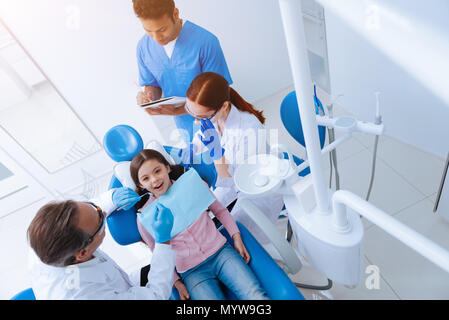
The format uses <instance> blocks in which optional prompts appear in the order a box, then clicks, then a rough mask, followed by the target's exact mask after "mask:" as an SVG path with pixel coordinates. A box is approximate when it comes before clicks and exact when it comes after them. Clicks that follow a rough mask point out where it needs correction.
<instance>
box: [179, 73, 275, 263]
mask: <svg viewBox="0 0 449 320" xmlns="http://www.w3.org/2000/svg"><path fill="white" fill-rule="evenodd" d="M185 110H186V111H187V113H188V114H190V115H191V116H192V117H193V118H195V123H196V125H197V126H198V125H200V126H201V127H200V130H198V131H197V132H196V133H195V134H194V137H193V141H192V142H193V144H194V145H195V146H196V148H197V149H199V150H200V151H206V154H209V156H210V160H211V161H213V163H214V165H215V168H216V170H217V174H218V180H217V183H216V189H215V190H214V194H215V196H216V197H217V199H218V200H219V201H220V202H221V203H222V204H223V205H225V206H229V207H230V208H232V211H231V210H230V211H231V214H232V215H233V216H234V217H235V219H236V220H239V221H240V222H241V223H243V224H244V225H245V226H246V227H247V228H248V229H249V230H250V231H251V233H252V234H253V235H254V236H255V237H256V239H257V240H258V241H259V242H260V243H261V244H262V245H263V246H264V247H265V248H266V249H268V251H269V252H270V253H272V255H273V254H274V255H275V253H273V248H272V247H271V245H269V241H268V239H267V237H266V236H265V235H264V234H263V232H261V230H260V229H259V228H258V226H257V225H255V223H254V222H253V221H252V220H251V219H250V218H249V217H248V216H247V214H246V213H245V212H244V211H243V210H242V209H241V208H240V206H239V201H238V197H239V191H238V189H237V188H236V186H235V184H234V180H233V175H234V171H235V169H236V168H237V166H238V165H239V164H241V163H243V161H245V160H246V159H247V158H248V157H249V156H251V155H254V154H257V153H266V152H267V151H268V149H267V145H268V144H267V141H266V137H267V136H268V135H267V134H266V131H265V128H264V126H263V124H264V123H265V117H264V116H263V112H262V111H258V110H256V109H255V108H254V107H253V106H252V105H251V104H250V103H248V102H247V101H245V100H244V99H243V98H242V97H241V96H240V95H239V94H238V93H237V91H235V90H234V89H233V88H231V87H230V86H229V83H228V82H227V81H226V79H225V78H223V77H222V76H221V75H219V74H217V73H214V72H205V73H202V74H200V75H199V76H197V77H196V78H195V79H194V80H193V82H192V83H191V84H190V87H189V89H188V90H187V98H186V105H185ZM261 137H263V138H265V140H263V141H259V140H262V139H261ZM261 147H262V148H263V149H262V150H260V148H261ZM204 149H206V150H204ZM258 149H259V150H258ZM254 204H255V205H256V206H257V207H259V209H260V210H261V211H262V212H264V213H265V214H266V216H267V217H268V218H269V219H270V221H271V222H273V223H274V224H276V221H277V218H278V216H279V213H280V212H281V210H282V206H283V200H282V197H281V196H280V195H275V194H273V195H270V196H266V197H263V198H259V199H257V201H254ZM232 206H233V207H232ZM276 257H278V256H277V255H276Z"/></svg>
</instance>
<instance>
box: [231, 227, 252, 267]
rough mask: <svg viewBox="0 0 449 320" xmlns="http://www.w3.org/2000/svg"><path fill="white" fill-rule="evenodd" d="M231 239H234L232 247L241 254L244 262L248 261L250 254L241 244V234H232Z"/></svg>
mask: <svg viewBox="0 0 449 320" xmlns="http://www.w3.org/2000/svg"><path fill="white" fill-rule="evenodd" d="M232 240H234V249H235V250H236V251H237V252H238V253H239V254H240V255H241V256H242V258H243V260H244V261H245V262H246V263H249V260H250V259H251V256H250V255H249V253H248V250H246V247H245V245H244V244H243V241H242V236H241V235H240V232H238V233H236V234H234V235H233V236H232Z"/></svg>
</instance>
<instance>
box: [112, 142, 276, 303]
mask: <svg viewBox="0 0 449 320" xmlns="http://www.w3.org/2000/svg"><path fill="white" fill-rule="evenodd" d="M190 170H193V169H190ZM190 170H189V171H190ZM130 171H131V172H130V173H131V177H132V179H133V181H134V183H135V185H136V186H137V190H136V193H137V194H136V193H134V192H131V190H130V189H126V188H121V189H118V190H117V191H116V193H117V196H118V197H120V198H122V201H123V203H130V204H132V205H135V207H136V209H137V210H139V211H140V212H141V216H140V217H138V218H137V224H138V228H139V232H140V234H141V237H142V239H143V240H144V241H145V243H146V244H147V245H148V246H149V247H150V248H151V249H153V248H154V245H155V239H154V238H153V236H152V235H151V233H150V231H151V230H150V229H151V226H148V225H146V224H145V223H143V222H144V220H143V218H142V217H143V216H144V214H147V213H148V211H152V212H153V214H154V215H158V214H160V213H161V212H163V211H165V210H170V209H168V208H167V207H166V206H164V205H163V204H162V199H166V197H167V194H168V191H169V190H170V188H172V190H174V189H175V188H178V189H176V190H180V189H179V188H181V189H182V188H184V191H186V190H187V191H188V190H189V188H192V185H191V184H189V181H187V179H190V178H188V177H187V176H188V175H189V176H192V174H194V175H196V172H190V173H189V172H186V173H184V171H183V168H182V167H179V166H171V165H170V164H169V163H168V161H167V160H166V159H165V157H164V156H163V155H162V154H161V153H159V152H158V151H155V150H150V149H145V150H142V151H141V152H140V153H139V154H137V155H136V156H135V157H134V158H133V160H132V161H131V164H130ZM192 177H193V176H192ZM198 178H199V176H198ZM178 179H179V180H178ZM195 179H196V178H195ZM176 180H178V181H176ZM190 181H193V180H190ZM176 182H178V184H176V185H175V183H176ZM197 183H198V182H197ZM202 183H203V182H202V181H201V182H200V184H202ZM180 184H184V185H183V186H181V185H180ZM204 186H205V185H204ZM185 188H187V189H185ZM200 189H201V188H200ZM196 190H199V189H198V184H197V187H195V193H196ZM201 190H202V193H201V194H199V195H197V196H198V202H201V201H202V200H204V199H206V198H208V197H210V198H211V200H210V201H209V202H210V203H211V204H210V205H209V206H208V207H206V210H204V211H203V212H201V210H203V209H201V210H200V213H199V216H198V217H193V218H192V219H193V221H192V222H191V223H190V224H189V225H187V224H188V223H189V222H186V221H184V222H183V224H184V226H185V227H186V228H184V229H183V230H180V231H179V233H177V234H176V235H174V236H172V238H171V239H167V240H170V242H171V245H172V248H173V250H175V252H176V271H177V273H176V272H175V287H176V288H177V289H178V291H179V292H180V297H181V299H188V298H192V299H195V300H206V299H208V300H222V299H225V295H224V293H223V292H222V289H221V287H220V283H219V282H221V283H222V284H224V285H225V286H226V287H227V288H228V289H230V290H231V291H232V292H233V293H234V294H235V295H236V296H237V297H238V298H239V299H241V300H261V299H268V297H267V294H266V292H265V291H264V289H263V288H262V287H261V286H260V284H259V281H258V280H257V278H256V277H255V275H254V274H253V272H252V271H251V269H250V268H249V266H248V265H247V263H248V262H249V260H250V256H249V254H248V251H247V250H246V248H245V245H244V244H243V241H242V238H241V235H240V232H239V230H238V227H237V225H236V223H235V220H234V218H233V217H232V216H231V214H230V213H229V211H228V210H227V209H226V208H225V207H224V206H223V205H222V204H221V203H220V202H218V201H217V200H216V199H215V197H214V196H213V194H212V192H211V191H210V190H208V189H207V187H206V189H201ZM148 192H150V196H149V197H148V196H146V197H144V198H142V200H140V195H143V194H145V193H148ZM166 193H167V194H166ZM164 194H165V198H164V197H163V195H164ZM139 200H140V201H139ZM183 201H184V200H183ZM153 202H155V203H153ZM186 202H192V201H186ZM152 203H153V205H152ZM156 203H157V204H156ZM173 203H174V204H175V205H176V204H177V205H179V206H181V207H182V206H184V205H185V206H188V204H184V203H179V200H178V201H174V202H173ZM195 203H196V202H195ZM184 209H185V208H184ZM174 210H175V209H173V215H174V216H175V222H174V226H175V225H176V219H181V220H182V217H181V218H177V217H176V214H175V212H174ZM179 210H180V211H182V208H181V209H179ZM207 210H210V211H211V212H212V213H213V214H214V216H215V217H217V218H218V219H219V220H220V222H221V223H222V224H223V226H224V227H225V228H226V230H227V231H228V233H229V235H230V236H231V237H232V239H233V241H234V248H232V246H231V245H230V244H229V243H228V242H227V241H226V238H225V237H224V236H223V235H222V234H221V233H220V232H219V231H218V230H217V228H216V227H215V224H214V222H213V220H212V219H211V218H210V216H209V214H208V212H207ZM187 215H188V214H187ZM138 216H139V214H138ZM174 228H175V227H174ZM175 229H176V228H175ZM156 240H159V241H161V240H163V239H156ZM178 274H179V276H180V278H179V277H178ZM179 280H182V282H183V283H184V285H185V287H184V286H183V285H182V282H180V281H179ZM185 288H186V289H187V292H186V290H185Z"/></svg>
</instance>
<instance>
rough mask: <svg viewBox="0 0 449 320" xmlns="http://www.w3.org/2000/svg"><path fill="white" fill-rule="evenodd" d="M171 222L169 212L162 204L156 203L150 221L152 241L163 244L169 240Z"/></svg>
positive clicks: (170, 213) (171, 218)
mask: <svg viewBox="0 0 449 320" xmlns="http://www.w3.org/2000/svg"><path fill="white" fill-rule="evenodd" d="M173 220H174V219H173V214H172V212H171V210H170V209H169V208H167V207H165V206H164V205H163V204H160V203H158V204H157V205H156V213H155V214H154V216H153V221H152V225H153V231H154V240H155V241H156V242H157V243H163V242H166V241H168V240H170V239H171V235H170V234H171V230H172V228H173Z"/></svg>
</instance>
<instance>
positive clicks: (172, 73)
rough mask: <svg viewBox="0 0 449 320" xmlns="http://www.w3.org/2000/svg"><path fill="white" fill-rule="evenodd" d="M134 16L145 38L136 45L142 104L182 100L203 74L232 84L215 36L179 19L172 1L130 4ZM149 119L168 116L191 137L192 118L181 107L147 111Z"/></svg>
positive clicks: (169, 106)
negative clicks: (217, 75) (158, 100)
mask: <svg viewBox="0 0 449 320" xmlns="http://www.w3.org/2000/svg"><path fill="white" fill-rule="evenodd" d="M133 7H134V12H135V13H136V15H137V17H138V18H139V20H140V21H141V23H142V26H143V28H144V29H145V31H146V33H147V34H146V35H145V36H143V37H142V39H141V40H140V41H139V43H138V45H137V62H138V67H139V84H140V86H142V87H144V90H143V91H141V92H139V93H138V95H137V103H139V104H142V103H145V102H149V101H152V100H157V99H160V98H161V96H162V94H164V96H165V97H170V96H178V97H185V96H186V93H187V89H188V88H189V86H190V83H191V82H192V81H193V79H195V77H196V76H197V75H199V74H201V73H203V72H207V71H212V72H216V73H218V74H220V75H222V76H223V77H224V78H225V79H226V80H227V81H228V82H229V84H232V79H231V75H230V74H229V70H228V66H227V64H226V60H225V57H224V54H223V51H222V49H221V46H220V43H219V41H218V39H217V37H216V36H215V35H213V34H212V33H210V32H209V31H207V30H205V29H203V28H201V27H199V26H197V25H196V24H194V23H192V22H190V21H183V20H182V19H180V18H179V10H178V8H176V7H175V3H174V1H173V0H133ZM146 111H147V112H148V113H149V114H150V115H172V116H175V119H174V120H175V123H176V125H177V127H178V128H179V129H184V130H186V132H187V133H188V134H189V141H191V139H192V137H193V121H194V119H193V117H191V116H190V115H188V114H187V113H186V111H185V109H184V107H183V106H181V107H177V106H172V105H162V106H159V107H156V108H151V109H150V108H148V109H146Z"/></svg>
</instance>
